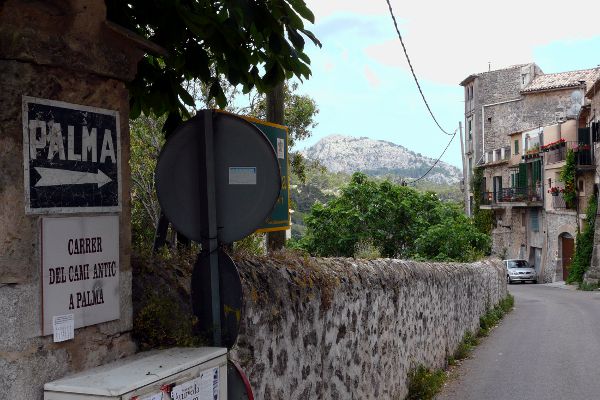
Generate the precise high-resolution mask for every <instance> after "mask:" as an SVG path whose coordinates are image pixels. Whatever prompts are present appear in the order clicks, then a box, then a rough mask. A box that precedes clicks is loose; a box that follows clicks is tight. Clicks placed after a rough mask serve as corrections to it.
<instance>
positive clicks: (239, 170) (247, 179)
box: [229, 167, 256, 185]
mask: <svg viewBox="0 0 600 400" xmlns="http://www.w3.org/2000/svg"><path fill="white" fill-rule="evenodd" d="M229 184H230V185H256V167H229Z"/></svg>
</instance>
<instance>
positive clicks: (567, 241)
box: [561, 235, 575, 281]
mask: <svg viewBox="0 0 600 400" xmlns="http://www.w3.org/2000/svg"><path fill="white" fill-rule="evenodd" d="M569 236H570V235H569ZM561 241H562V265H563V280H564V281H566V280H567V278H568V277H569V270H570V269H571V259H572V258H573V249H574V248H575V240H574V239H573V238H572V237H564V236H563V237H561Z"/></svg>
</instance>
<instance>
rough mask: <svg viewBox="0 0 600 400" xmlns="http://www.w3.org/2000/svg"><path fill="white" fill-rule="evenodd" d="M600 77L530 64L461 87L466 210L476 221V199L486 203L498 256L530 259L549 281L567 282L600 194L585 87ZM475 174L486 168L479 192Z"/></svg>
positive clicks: (478, 76)
mask: <svg viewBox="0 0 600 400" xmlns="http://www.w3.org/2000/svg"><path fill="white" fill-rule="evenodd" d="M599 72H600V69H587V70H580V71H569V72H562V73H555V74H544V73H543V72H542V70H541V69H540V68H539V67H538V66H537V65H535V64H533V63H532V64H522V65H516V66H512V67H508V68H505V69H501V70H497V71H489V72H484V73H479V74H473V75H470V76H468V77H467V78H466V79H465V80H463V81H462V82H461V85H462V86H463V87H464V90H465V128H466V135H465V139H464V140H465V143H464V149H465V151H464V154H463V160H464V165H465V171H464V179H465V208H466V210H467V212H468V213H469V214H471V213H472V205H473V196H474V195H476V196H481V199H480V203H481V208H483V209H489V210H493V213H494V224H495V225H494V229H493V231H492V241H493V245H492V251H493V252H494V253H495V254H498V255H500V256H502V257H504V258H524V259H527V260H529V262H530V263H531V264H532V265H535V268H536V270H537V271H538V274H539V277H540V280H543V281H554V280H562V279H563V278H564V277H565V276H566V273H567V271H568V266H569V263H570V258H571V255H572V251H573V248H574V238H575V234H576V232H577V229H578V227H579V226H581V223H582V220H583V216H584V214H585V207H586V206H587V199H588V198H589V195H590V194H591V193H592V192H593V190H594V171H595V167H594V161H593V151H592V148H591V145H592V137H591V133H590V130H589V128H587V118H588V117H587V116H588V114H589V113H590V106H589V103H590V101H589V100H586V88H590V87H592V85H593V83H594V82H595V81H596V80H597V79H598V77H599V76H600V75H599ZM568 150H572V151H574V152H575V153H576V155H575V156H576V157H575V158H576V164H577V167H576V170H577V181H576V189H577V195H578V200H576V201H574V202H572V204H566V203H565V201H564V198H563V194H562V193H560V191H561V189H562V190H564V183H563V182H560V179H559V175H560V170H561V168H562V167H563V166H564V165H565V159H566V156H567V153H568ZM477 167H481V168H482V169H483V184H482V187H481V188H475V190H473V189H474V188H471V187H470V181H471V177H472V174H473V171H474V168H477ZM550 188H555V189H553V190H552V191H553V192H555V193H550V192H549V190H550ZM553 194H556V196H554V195H553Z"/></svg>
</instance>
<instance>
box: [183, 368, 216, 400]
mask: <svg viewBox="0 0 600 400" xmlns="http://www.w3.org/2000/svg"><path fill="white" fill-rule="evenodd" d="M171 398H172V399H174V400H219V367H214V368H211V369H207V370H205V371H202V372H201V373H200V376H199V377H197V378H196V379H192V380H191V381H187V382H185V383H182V384H181V385H177V386H175V387H174V388H173V391H172V392H171Z"/></svg>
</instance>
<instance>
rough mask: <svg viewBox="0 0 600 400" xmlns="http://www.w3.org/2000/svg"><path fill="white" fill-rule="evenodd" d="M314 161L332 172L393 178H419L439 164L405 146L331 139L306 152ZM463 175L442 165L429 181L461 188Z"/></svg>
mask: <svg viewBox="0 0 600 400" xmlns="http://www.w3.org/2000/svg"><path fill="white" fill-rule="evenodd" d="M302 154H303V155H304V156H305V157H306V158H308V159H311V160H315V161H319V163H321V164H322V165H323V166H324V167H326V168H327V169H328V170H329V171H331V172H346V173H352V172H355V171H362V172H364V173H366V174H368V175H372V176H383V175H393V176H400V177H405V178H413V179H414V178H418V177H420V176H421V175H423V174H424V173H425V172H426V171H427V170H428V169H429V167H430V166H431V165H432V164H433V163H434V162H435V160H434V159H432V158H429V157H425V156H422V155H421V154H417V153H415V152H413V151H410V150H408V149H407V148H406V147H404V146H400V145H398V144H395V143H391V142H387V141H384V140H374V139H369V138H366V137H360V138H357V137H351V136H343V135H331V136H327V137H325V138H323V139H321V140H319V141H318V142H317V143H316V144H314V145H313V146H311V147H308V148H306V149H304V150H303V151H302ZM461 177H462V173H461V171H460V170H459V169H458V168H457V167H455V166H453V165H450V164H447V163H445V162H441V161H440V162H439V163H438V164H437V165H436V167H435V168H434V169H433V170H432V171H431V172H430V173H429V174H428V175H427V177H426V178H425V179H426V180H428V181H429V182H433V183H437V184H450V185H453V184H457V183H458V182H460V179H461Z"/></svg>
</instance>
